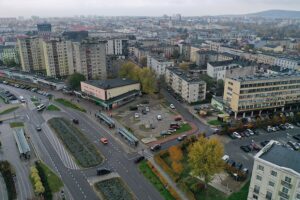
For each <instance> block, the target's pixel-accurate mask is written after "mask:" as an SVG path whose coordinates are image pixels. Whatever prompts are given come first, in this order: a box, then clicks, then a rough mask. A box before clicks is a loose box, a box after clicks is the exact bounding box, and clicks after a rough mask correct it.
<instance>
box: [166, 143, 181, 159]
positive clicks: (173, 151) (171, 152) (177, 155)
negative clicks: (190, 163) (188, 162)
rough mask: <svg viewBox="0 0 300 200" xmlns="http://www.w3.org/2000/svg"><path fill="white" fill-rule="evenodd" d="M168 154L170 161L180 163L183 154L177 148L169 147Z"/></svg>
mask: <svg viewBox="0 0 300 200" xmlns="http://www.w3.org/2000/svg"><path fill="white" fill-rule="evenodd" d="M168 152H169V155H170V158H171V160H172V161H177V162H178V161H181V160H182V158H183V154H182V151H181V149H180V147H179V146H171V147H170V148H169V149H168Z"/></svg>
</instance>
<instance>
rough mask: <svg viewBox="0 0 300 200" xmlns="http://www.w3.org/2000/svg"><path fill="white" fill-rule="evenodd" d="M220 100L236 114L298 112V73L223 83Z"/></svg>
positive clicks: (299, 84) (229, 79) (299, 93)
mask: <svg viewBox="0 0 300 200" xmlns="http://www.w3.org/2000/svg"><path fill="white" fill-rule="evenodd" d="M223 99H224V101H225V102H227V103H228V105H229V107H230V108H231V109H232V111H233V112H234V113H235V117H237V114H239V113H242V114H243V116H245V115H246V113H251V116H253V114H256V113H258V114H259V115H260V114H261V113H262V112H263V111H266V110H272V111H275V112H276V111H277V110H279V109H281V110H282V111H284V110H285V109H293V108H298V104H299V101H300V73H298V72H289V73H280V74H265V75H254V76H246V77H232V78H226V79H225V86H224V96H223Z"/></svg>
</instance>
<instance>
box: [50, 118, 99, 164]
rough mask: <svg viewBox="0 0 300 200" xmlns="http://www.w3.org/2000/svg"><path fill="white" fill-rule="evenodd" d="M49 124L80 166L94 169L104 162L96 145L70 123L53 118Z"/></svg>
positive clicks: (62, 119)
mask: <svg viewBox="0 0 300 200" xmlns="http://www.w3.org/2000/svg"><path fill="white" fill-rule="evenodd" d="M48 123H49V125H50V127H51V128H52V129H54V131H55V133H56V134H57V135H58V137H59V138H60V139H61V141H62V142H63V143H64V145H65V146H66V147H67V149H68V150H69V152H70V153H71V154H72V155H73V157H74V158H75V159H76V161H77V162H78V164H79V165H81V166H82V167H93V166H97V165H99V164H100V163H101V162H102V160H103V158H102V156H101V155H100V153H99V151H98V150H97V149H96V147H95V146H94V144H93V143H92V142H90V141H89V140H88V139H87V138H86V137H85V135H84V134H83V133H82V132H81V131H80V130H79V129H77V128H76V127H75V126H74V125H73V124H71V122H70V121H68V120H66V119H64V118H52V119H50V120H49V121H48Z"/></svg>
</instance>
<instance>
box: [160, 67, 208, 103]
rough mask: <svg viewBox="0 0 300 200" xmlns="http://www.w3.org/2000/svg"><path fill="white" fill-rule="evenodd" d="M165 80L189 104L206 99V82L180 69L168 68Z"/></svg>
mask: <svg viewBox="0 0 300 200" xmlns="http://www.w3.org/2000/svg"><path fill="white" fill-rule="evenodd" d="M165 80H166V83H167V84H168V86H169V87H171V88H172V89H173V91H174V92H175V93H176V94H178V95H180V96H181V97H182V98H183V99H184V100H185V101H186V102H188V103H193V102H198V101H202V100H204V99H205V98H206V82H204V81H202V80H201V79H199V78H197V77H193V76H192V75H190V74H189V73H188V72H185V71H183V70H181V69H179V68H167V70H166V75H165Z"/></svg>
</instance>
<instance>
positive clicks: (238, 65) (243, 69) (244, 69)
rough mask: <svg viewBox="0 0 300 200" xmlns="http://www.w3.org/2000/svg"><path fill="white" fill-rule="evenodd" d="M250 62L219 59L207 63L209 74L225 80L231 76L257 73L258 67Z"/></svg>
mask: <svg viewBox="0 0 300 200" xmlns="http://www.w3.org/2000/svg"><path fill="white" fill-rule="evenodd" d="M251 65H252V64H251V63H250V62H249V63H248V62H240V61H237V60H227V61H217V62H208V63H207V75H208V76H210V77H212V78H214V79H217V80H220V79H221V80H224V79H225V78H228V77H231V76H235V75H236V76H240V77H242V76H247V75H253V74H254V73H255V69H256V67H253V66H252V67H250V66H251Z"/></svg>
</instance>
